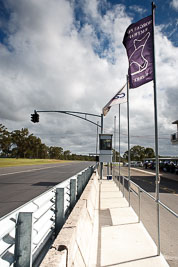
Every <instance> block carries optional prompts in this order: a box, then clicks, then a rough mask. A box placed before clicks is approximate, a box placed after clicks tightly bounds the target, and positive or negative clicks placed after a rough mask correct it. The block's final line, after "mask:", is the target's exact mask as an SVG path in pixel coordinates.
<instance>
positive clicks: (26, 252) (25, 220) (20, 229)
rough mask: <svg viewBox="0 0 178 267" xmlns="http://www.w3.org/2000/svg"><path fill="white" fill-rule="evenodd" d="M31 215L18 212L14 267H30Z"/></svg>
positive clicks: (30, 213)
mask: <svg viewBox="0 0 178 267" xmlns="http://www.w3.org/2000/svg"><path fill="white" fill-rule="evenodd" d="M32 227H33V213H32V212H19V215H18V219H17V225H16V234H15V264H14V266H15V267H31V266H32Z"/></svg>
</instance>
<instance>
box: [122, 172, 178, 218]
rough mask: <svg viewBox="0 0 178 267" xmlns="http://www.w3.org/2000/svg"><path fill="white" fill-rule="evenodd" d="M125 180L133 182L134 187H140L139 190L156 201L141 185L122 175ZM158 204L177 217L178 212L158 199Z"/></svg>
mask: <svg viewBox="0 0 178 267" xmlns="http://www.w3.org/2000/svg"><path fill="white" fill-rule="evenodd" d="M122 177H123V178H124V179H125V180H127V181H130V183H132V184H134V185H135V186H136V187H138V188H139V189H140V191H141V192H143V193H145V194H146V195H147V196H149V197H150V198H151V199H153V200H154V201H155V202H156V198H155V197H154V196H152V195H151V194H149V193H148V192H147V191H145V190H144V189H143V188H142V187H140V186H139V185H138V184H136V183H134V182H133V181H132V180H129V179H128V178H127V177H125V176H122ZM158 204H160V205H161V206H162V207H163V208H165V209H166V210H167V211H169V212H170V213H171V214H173V215H174V216H175V217H176V218H178V214H177V213H176V212H175V211H173V210H171V209H170V208H169V207H168V206H166V205H165V204H164V203H162V202H161V201H160V200H158Z"/></svg>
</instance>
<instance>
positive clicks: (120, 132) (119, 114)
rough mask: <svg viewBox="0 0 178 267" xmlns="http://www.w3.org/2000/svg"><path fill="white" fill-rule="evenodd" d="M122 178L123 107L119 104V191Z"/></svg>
mask: <svg viewBox="0 0 178 267" xmlns="http://www.w3.org/2000/svg"><path fill="white" fill-rule="evenodd" d="M120 176H121V107H120V104H119V189H120V179H121V178H120Z"/></svg>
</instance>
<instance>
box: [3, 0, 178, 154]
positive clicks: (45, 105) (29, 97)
mask: <svg viewBox="0 0 178 267" xmlns="http://www.w3.org/2000/svg"><path fill="white" fill-rule="evenodd" d="M80 2H81V3H80ZM79 3H80V6H78V7H77V6H76V2H75V1H64V0H51V1H50V2H49V1H47V0H38V1H35V0H30V1H23V0H16V1H12V0H8V1H6V8H7V9H8V10H9V18H8V20H7V23H6V32H7V33H8V34H7V40H6V44H4V43H1V45H0V68H1V72H0V118H1V123H3V124H4V125H5V126H6V127H7V128H8V129H9V130H14V129H19V128H22V127H28V128H29V130H30V132H33V133H34V134H36V135H38V136H39V137H40V138H41V139H42V141H43V142H45V143H46V144H47V145H57V146H62V147H63V148H64V149H65V150H66V149H70V150H71V151H72V152H73V153H89V152H95V150H96V148H95V145H96V127H95V126H94V125H91V124H89V123H87V122H85V121H83V120H79V119H77V118H74V117H70V116H67V115H64V114H58V113H40V123H39V124H32V123H31V122H30V113H32V112H33V110H34V109H37V110H73V111H82V112H88V113H95V114H100V113H101V110H102V108H103V107H104V105H105V104H106V103H107V102H108V101H109V99H111V97H113V95H114V94H115V93H116V92H117V91H118V90H119V88H121V87H122V86H123V84H124V83H125V80H126V73H127V69H128V61H127V57H126V52H125V49H124V47H123V45H122V39H123V36H124V33H125V30H126V28H127V27H128V25H129V24H130V23H131V22H132V17H130V15H129V14H127V13H126V9H125V6H124V5H115V6H114V7H112V6H111V5H108V4H107V2H106V1H96V0H92V1H79ZM102 4H103V6H102ZM79 7H80V12H79ZM101 7H103V9H102V10H104V11H102V12H101ZM82 14H83V15H82ZM79 15H80V16H82V20H79V19H78V17H79ZM156 53H157V55H156V59H157V66H158V67H157V86H158V88H157V90H158V97H159V98H158V108H159V112H158V113H159V128H160V130H161V134H165V133H171V131H173V132H174V130H173V127H172V125H171V122H172V121H174V120H176V119H177V118H175V114H177V112H176V108H177V106H176V104H175V99H176V97H177V89H176V88H177V86H178V81H177V78H176V69H178V68H177V67H178V66H177V64H178V63H177V62H178V58H177V57H178V56H177V55H178V53H177V48H176V47H174V46H173V45H172V43H171V42H170V41H169V40H168V39H167V38H166V37H165V36H164V35H163V33H162V32H161V29H160V28H157V31H156ZM170 92H171V95H170ZM170 107H171V108H170ZM126 111H127V108H126V104H123V105H122V107H121V125H122V134H123V135H122V140H121V143H122V148H121V151H122V153H123V152H125V150H127V136H126V135H127V112H126ZM114 115H118V107H113V108H112V109H111V111H110V112H109V113H108V115H107V116H106V118H105V119H104V127H105V132H109V133H113V125H114V119H113V118H114ZM88 118H89V119H92V118H90V117H88ZM153 119H154V109H153V87H152V83H149V84H147V85H144V86H142V87H140V88H138V89H135V90H131V92H130V123H131V129H130V130H131V144H132V145H133V144H141V145H144V146H154V123H153ZM93 120H94V121H95V122H97V121H98V120H99V121H100V119H99V118H95V117H94V118H93ZM117 125H118V122H117ZM147 136H149V138H147ZM117 140H118V139H117ZM166 142H167V144H168V145H169V136H168V139H167V140H166ZM168 145H165V141H164V139H163V140H162V141H161V143H160V151H161V153H167V151H168V149H167V148H168ZM171 149H172V148H171V146H170V151H171V153H172V154H175V153H176V151H174V150H173V152H172V150H171Z"/></svg>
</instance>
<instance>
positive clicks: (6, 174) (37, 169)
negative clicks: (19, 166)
mask: <svg viewBox="0 0 178 267" xmlns="http://www.w3.org/2000/svg"><path fill="white" fill-rule="evenodd" d="M67 165H68V164H67ZM67 165H60V167H61V166H67ZM57 167H59V166H53V167H45V168H39V169H32V170H26V171H19V172H11V173H4V174H0V176H5V175H11V174H17V173H23V172H33V171H41V170H45V169H52V168H57Z"/></svg>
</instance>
